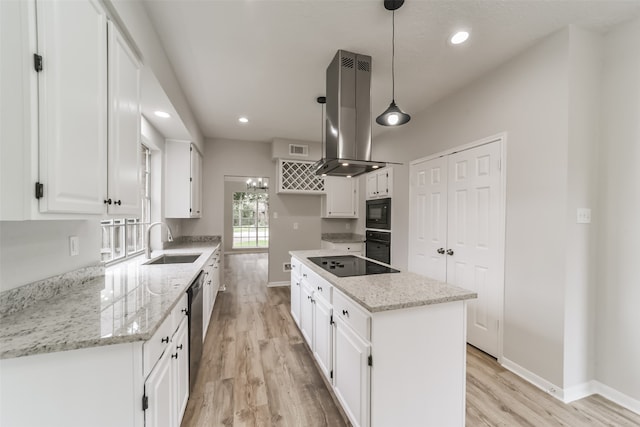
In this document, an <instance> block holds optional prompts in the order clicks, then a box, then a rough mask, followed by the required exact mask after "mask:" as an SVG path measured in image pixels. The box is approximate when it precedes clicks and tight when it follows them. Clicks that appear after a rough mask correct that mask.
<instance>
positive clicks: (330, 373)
mask: <svg viewBox="0 0 640 427" xmlns="http://www.w3.org/2000/svg"><path fill="white" fill-rule="evenodd" d="M329 377H330V378H332V379H333V370H331V372H329Z"/></svg>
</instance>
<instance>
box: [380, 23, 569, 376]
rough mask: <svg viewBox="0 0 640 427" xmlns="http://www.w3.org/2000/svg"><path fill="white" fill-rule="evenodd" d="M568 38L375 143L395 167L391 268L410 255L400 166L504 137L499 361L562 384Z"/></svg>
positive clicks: (556, 38) (404, 175)
mask: <svg viewBox="0 0 640 427" xmlns="http://www.w3.org/2000/svg"><path fill="white" fill-rule="evenodd" d="M568 48H569V32H568V31H562V32H560V33H557V34H554V35H552V36H550V37H548V38H546V39H545V40H543V41H541V42H540V43H539V44H537V45H535V46H533V47H532V48H530V49H529V50H527V51H526V52H524V53H522V54H520V55H519V56H517V57H515V58H513V59H512V60H510V61H509V62H507V63H505V64H503V65H501V66H499V67H498V68H496V69H494V70H493V71H491V72H489V73H488V74H487V75H485V76H484V77H483V78H481V79H480V80H478V81H476V82H474V83H472V84H471V85H469V86H467V87H465V88H463V89H462V90H460V91H459V92H458V93H456V94H454V95H452V96H450V97H448V98H446V99H444V100H442V101H440V102H438V103H437V104H435V105H433V106H432V107H431V108H429V109H427V110H426V111H424V112H414V114H413V119H412V120H411V122H409V124H407V125H405V126H403V127H402V128H397V129H392V130H390V131H389V132H386V133H385V134H383V135H382V136H381V137H379V138H376V140H375V141H374V145H373V151H374V152H373V157H375V158H377V159H384V160H386V161H399V162H403V163H404V165H403V166H397V167H394V181H395V183H394V197H393V217H392V230H393V234H392V238H393V239H394V240H393V242H392V251H393V253H392V261H393V262H396V261H397V260H400V259H403V258H405V255H404V254H406V253H407V251H408V248H407V246H408V234H407V233H408V222H409V220H408V210H406V209H404V210H403V209H401V207H403V206H404V207H406V206H408V192H409V182H408V167H407V164H408V163H409V162H410V161H411V160H414V159H418V158H421V157H424V156H427V155H429V154H433V153H437V152H440V151H443V150H445V149H448V148H452V147H456V146H459V145H463V144H466V143H470V142H473V141H476V140H479V139H481V138H484V137H487V136H490V135H495V134H498V133H500V132H505V131H506V132H507V210H506V216H507V221H506V222H507V226H506V227H507V229H506V259H505V262H506V266H505V280H506V284H505V307H506V309H505V325H504V356H505V357H506V358H508V359H509V360H511V361H513V362H514V363H517V364H518V365H520V366H523V367H525V368H526V369H528V370H530V371H532V372H534V373H536V374H537V375H539V376H541V377H543V378H545V379H547V380H548V381H551V382H552V383H554V384H562V382H563V330H564V310H563V307H564V280H565V270H564V264H565V246H566V242H565V234H566V233H565V228H566V205H567V200H566V199H567V195H566V185H567V179H566V165H567V137H568V135H567V134H568V126H567V118H568V112H567V110H568V102H567V98H568V88H567V73H568V69H567V68H568V59H567V52H568Z"/></svg>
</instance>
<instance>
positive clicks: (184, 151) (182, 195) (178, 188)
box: [164, 140, 202, 218]
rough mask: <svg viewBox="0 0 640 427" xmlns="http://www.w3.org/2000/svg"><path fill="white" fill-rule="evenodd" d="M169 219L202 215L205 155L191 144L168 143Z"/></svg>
mask: <svg viewBox="0 0 640 427" xmlns="http://www.w3.org/2000/svg"><path fill="white" fill-rule="evenodd" d="M165 154H166V165H165V197H164V200H165V205H164V209H165V216H166V217H167V218H200V217H201V216H202V156H201V155H200V152H199V151H198V149H197V148H196V146H195V145H194V144H192V143H190V142H187V141H172V140H168V141H167V142H166V144H165Z"/></svg>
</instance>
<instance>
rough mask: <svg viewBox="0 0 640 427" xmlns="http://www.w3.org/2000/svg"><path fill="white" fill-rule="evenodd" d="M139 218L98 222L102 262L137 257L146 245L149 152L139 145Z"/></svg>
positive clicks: (149, 181) (149, 198) (148, 209)
mask: <svg viewBox="0 0 640 427" xmlns="http://www.w3.org/2000/svg"><path fill="white" fill-rule="evenodd" d="M140 147H141V150H142V153H141V156H140V158H141V165H140V179H141V183H142V185H141V186H140V202H141V203H140V206H141V209H140V216H139V217H137V218H127V219H106V220H103V221H100V226H101V228H102V250H101V256H102V261H103V262H110V261H116V260H119V259H125V258H127V257H130V256H133V255H137V254H138V253H140V252H142V251H143V250H144V248H145V247H146V245H147V242H145V238H146V233H145V230H146V227H147V226H148V225H149V223H150V218H151V197H150V195H151V184H150V183H151V151H150V150H149V149H148V148H147V147H145V146H144V145H141V146H140Z"/></svg>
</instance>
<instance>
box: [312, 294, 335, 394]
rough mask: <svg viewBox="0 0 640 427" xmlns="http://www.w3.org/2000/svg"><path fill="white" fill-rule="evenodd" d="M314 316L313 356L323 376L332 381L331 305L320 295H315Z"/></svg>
mask: <svg viewBox="0 0 640 427" xmlns="http://www.w3.org/2000/svg"><path fill="white" fill-rule="evenodd" d="M313 304H314V313H313V314H314V318H313V326H314V327H313V347H312V348H313V356H314V357H315V359H316V361H317V362H318V366H319V367H320V370H321V371H322V373H323V374H324V376H325V377H326V378H327V380H329V382H330V383H331V382H332V379H331V370H332V369H333V363H332V361H333V360H332V359H333V354H332V352H331V350H332V341H333V340H332V337H333V335H332V333H331V330H332V326H331V317H332V316H331V312H332V309H331V305H330V304H329V303H327V302H326V301H324V299H322V298H321V297H318V296H315V297H314V299H313Z"/></svg>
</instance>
